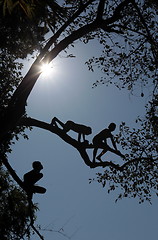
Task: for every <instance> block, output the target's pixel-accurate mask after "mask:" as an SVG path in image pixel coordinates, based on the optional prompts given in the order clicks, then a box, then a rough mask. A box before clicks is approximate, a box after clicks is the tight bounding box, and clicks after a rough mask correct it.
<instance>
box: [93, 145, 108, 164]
mask: <svg viewBox="0 0 158 240" xmlns="http://www.w3.org/2000/svg"><path fill="white" fill-rule="evenodd" d="M107 151H108V149H107V148H104V149H103V151H102V152H101V153H100V154H99V155H98V156H97V157H96V159H97V160H99V161H100V162H102V160H101V157H102V156H103V155H104V154H105V153H106V152H107Z"/></svg>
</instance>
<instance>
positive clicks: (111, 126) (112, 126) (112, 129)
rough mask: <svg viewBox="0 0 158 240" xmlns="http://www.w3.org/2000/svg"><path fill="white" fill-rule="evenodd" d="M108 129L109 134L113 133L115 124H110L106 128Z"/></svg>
mask: <svg viewBox="0 0 158 240" xmlns="http://www.w3.org/2000/svg"><path fill="white" fill-rule="evenodd" d="M108 128H109V130H110V131H111V132H113V131H114V130H115V128H116V124H115V123H110V124H109V126H108Z"/></svg>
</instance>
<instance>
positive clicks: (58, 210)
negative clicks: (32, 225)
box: [9, 45, 158, 240]
mask: <svg viewBox="0 0 158 240" xmlns="http://www.w3.org/2000/svg"><path fill="white" fill-rule="evenodd" d="M92 50H93V52H92ZM73 51H74V50H73ZM96 51H97V46H95V45H90V46H89V47H88V46H86V45H84V46H82V47H81V46H80V45H78V47H77V49H76V50H75V53H76V54H77V57H76V58H71V59H66V58H63V55H62V54H61V57H60V58H57V59H55V61H54V68H55V69H54V72H52V75H51V76H50V77H45V76H41V78H40V79H39V81H38V82H37V84H36V86H35V88H34V90H33V91H32V93H31V96H30V98H29V101H28V107H27V111H28V115H29V116H30V117H33V118H37V119H38V120H41V121H42V120H43V121H46V122H50V121H51V119H52V118H53V117H54V116H56V117H58V118H59V119H60V120H62V121H63V122H66V121H67V120H73V121H75V122H78V123H81V124H85V125H87V126H91V127H92V129H93V133H92V135H90V136H89V137H88V140H89V141H91V140H92V138H93V136H94V135H95V134H97V133H98V132H99V131H101V130H102V129H103V128H105V127H107V126H108V124H109V123H110V122H115V123H116V124H117V125H119V124H120V123H121V121H125V122H127V124H130V125H131V126H132V125H133V126H134V124H135V123H134V120H135V117H136V116H137V115H143V113H144V108H143V106H144V104H145V103H147V100H148V98H147V96H145V97H144V98H141V97H132V96H131V97H130V96H129V93H128V92H126V91H125V90H124V91H120V90H118V89H116V88H115V87H106V86H104V85H103V86H99V87H97V88H95V89H92V84H93V82H95V80H97V79H99V74H100V72H97V71H96V72H94V73H90V72H88V70H87V68H86V66H85V65H84V61H86V60H87V59H86V56H88V55H89V56H90V55H91V54H95V52H96ZM73 53H74V52H73ZM117 132H118V128H117V129H116V131H115V132H114V134H116V133H117ZM70 134H71V133H70ZM29 136H30V140H29V141H26V140H23V139H21V140H20V141H19V142H18V143H17V144H16V145H15V146H14V147H13V152H12V154H11V155H10V157H9V158H10V162H11V164H12V166H13V168H15V169H16V172H17V174H19V176H20V177H21V178H22V176H23V174H24V173H26V172H27V171H29V170H30V169H31V164H32V162H33V161H35V160H39V161H41V162H42V164H43V166H44V169H43V171H42V172H43V174H44V177H43V179H42V180H41V181H40V182H39V185H41V186H43V187H46V188H47V192H46V194H44V195H38V194H36V195H35V196H34V198H33V201H34V202H37V203H39V208H40V211H39V212H38V214H37V216H38V220H37V224H40V225H41V227H42V228H44V229H51V230H54V231H49V232H47V231H41V234H43V235H44V236H45V240H52V239H54V240H64V239H66V237H64V236H63V235H62V234H59V233H56V232H55V231H58V230H59V229H60V228H63V229H64V232H63V233H65V234H66V235H67V236H68V237H71V236H72V238H71V239H72V240H96V239H97V240H127V239H128V240H133V239H134V240H149V239H151V240H155V239H157V236H158V228H157V223H158V208H157V199H155V198H154V199H153V204H152V205H150V204H149V203H144V204H141V205H139V204H138V200H137V199H123V200H121V201H119V202H118V203H115V199H116V196H117V193H116V192H114V193H113V194H108V193H107V191H106V188H104V189H103V188H102V187H101V185H99V184H98V183H96V182H94V183H92V184H89V183H88V182H89V181H88V179H89V178H92V177H95V173H96V172H98V171H102V169H101V168H97V169H89V167H88V166H86V165H85V164H84V163H83V160H82V159H81V157H80V156H79V154H78V152H77V151H76V150H75V149H73V148H72V147H71V146H69V145H68V144H67V143H65V142H63V141H62V140H61V139H60V138H59V137H58V136H56V135H53V134H51V133H49V132H46V131H44V130H42V129H37V128H34V130H33V131H32V132H31V133H30V134H29ZM73 136H74V137H75V136H76V135H73ZM76 137H77V136H76ZM118 149H119V150H120V151H121V147H120V146H118ZM105 158H106V159H107V160H112V161H115V162H117V161H118V162H120V161H121V159H120V158H119V157H116V156H115V155H113V154H112V153H111V154H107V155H105ZM32 239H34V240H36V239H38V237H37V236H36V235H34V237H33V238H32Z"/></svg>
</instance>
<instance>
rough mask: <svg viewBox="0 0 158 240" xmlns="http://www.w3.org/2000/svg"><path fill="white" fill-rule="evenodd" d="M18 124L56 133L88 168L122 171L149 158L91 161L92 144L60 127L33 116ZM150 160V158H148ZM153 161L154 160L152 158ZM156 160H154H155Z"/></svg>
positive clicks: (23, 119)
mask: <svg viewBox="0 0 158 240" xmlns="http://www.w3.org/2000/svg"><path fill="white" fill-rule="evenodd" d="M19 124H20V125H23V126H35V127H39V128H41V129H45V130H47V131H50V132H51V133H54V134H56V135H58V136H59V137H60V138H61V139H62V140H64V141H65V142H66V143H68V144H70V145H71V146H73V147H74V148H75V149H77V150H78V152H79V153H80V155H81V157H82V159H83V161H84V163H85V164H86V165H87V166H89V167H90V168H96V167H103V168H105V167H112V168H114V169H116V170H118V171H123V170H124V169H125V168H126V167H128V166H129V165H131V164H133V163H138V162H141V161H144V160H145V161H147V160H149V158H144V157H139V158H134V159H132V160H130V161H126V162H125V163H124V164H122V165H119V164H115V163H113V162H112V161H105V162H92V161H91V160H90V158H89V155H88V153H87V152H86V150H87V149H93V148H94V145H93V144H88V143H84V142H78V141H77V140H75V139H73V138H71V137H70V136H69V135H68V134H66V133H65V131H63V130H62V129H60V128H59V127H57V126H54V125H52V124H49V123H46V122H42V121H39V120H36V119H33V118H22V119H21V121H20V122H19ZM150 161H151V160H150ZM153 161H154V160H153ZM155 161H156V160H155Z"/></svg>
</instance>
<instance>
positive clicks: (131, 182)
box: [0, 0, 158, 201]
mask: <svg viewBox="0 0 158 240" xmlns="http://www.w3.org/2000/svg"><path fill="white" fill-rule="evenodd" d="M48 2H49V1H48ZM63 6H64V8H63V9H64V10H66V14H65V15H64V16H63V18H62V19H61V18H60V19H61V20H60V19H59V20H58V21H56V24H55V28H53V29H51V30H52V32H51V35H50V36H49V39H47V40H46V41H45V42H44V41H43V37H44V34H45V33H46V32H47V31H46V32H44V33H43V34H41V33H40V32H39V33H38V34H39V35H40V34H41V35H40V36H39V37H38V36H37V38H36V43H37V44H34V42H32V43H31V46H32V49H33V50H34V49H35V50H36V49H38V52H39V54H38V56H37V58H36V59H35V61H34V63H33V64H32V66H31V67H30V69H29V71H28V72H27V74H26V75H25V77H23V79H22V80H21V81H20V82H19V79H18V80H17V76H15V79H16V80H17V86H16V89H15V91H14V92H11V94H10V91H9V94H10V97H9V99H8V100H7V101H5V105H4V106H3V108H2V110H1V116H2V117H1V120H0V121H1V126H3V128H2V129H3V130H1V132H0V140H1V159H2V162H3V163H4V164H5V166H7V167H8V168H9V166H8V165H6V151H7V149H9V147H10V145H11V141H12V139H13V137H14V136H17V134H19V133H20V132H21V133H22V132H23V130H24V128H25V127H33V126H36V127H39V128H43V129H46V130H48V131H50V132H52V133H53V134H57V135H58V136H59V137H60V138H61V139H63V140H64V141H65V142H67V143H68V144H70V145H71V146H73V147H74V148H75V149H76V150H77V151H79V153H80V155H81V157H82V159H83V161H84V162H85V164H86V165H87V166H89V167H90V168H96V167H103V168H105V171H104V172H103V173H98V178H97V180H98V182H100V183H102V184H103V186H105V185H106V184H107V182H110V184H109V191H110V190H114V189H115V188H116V186H117V185H119V186H121V188H122V189H123V194H122V193H121V195H119V198H121V197H123V196H124V197H126V196H133V197H135V196H138V197H140V201H143V200H144V199H147V200H150V197H151V191H152V189H154V191H155V192H156V194H157V190H158V186H157V164H158V161H157V160H158V158H157V127H156V126H157V117H158V116H157V112H156V109H157V96H158V93H157V65H158V62H157V56H158V44H157V31H156V29H157V13H158V8H157V2H156V1H149V0H142V1H135V0H124V1H121V0H120V1H117V2H116V1H105V0H100V1H95V0H85V1H71V0H69V1H64V5H63ZM40 14H41V15H40ZM40 14H39V18H38V19H39V22H38V23H39V28H40V27H41V25H40V24H41V23H43V22H44V23H46V26H47V27H49V25H52V22H51V23H50V24H48V23H47V21H44V20H43V19H42V17H41V16H43V13H40ZM41 19H42V20H41ZM51 19H52V18H51ZM40 20H41V22H40ZM46 20H47V19H46ZM38 23H35V24H36V25H37V24H38ZM20 24H21V23H20ZM4 30H5V28H4ZM47 30H48V28H47ZM6 34H7V33H6ZM9 34H10V33H9ZM7 36H8V35H7ZM115 36H117V41H116V38H115ZM18 38H19V39H21V36H18ZM38 38H39V39H38ZM26 39H27V38H26ZM94 39H97V40H98V41H99V43H100V44H101V45H102V47H103V50H102V53H101V55H100V56H94V57H93V58H91V59H89V60H88V61H87V62H86V64H87V66H88V68H89V70H91V71H93V69H94V66H96V65H97V66H98V67H99V68H100V69H101V70H102V71H103V74H104V75H103V76H105V77H103V78H102V79H101V80H100V81H97V82H96V83H95V84H94V86H95V85H97V84H100V83H101V84H108V83H114V84H115V85H116V86H117V87H119V88H120V89H121V88H125V87H126V88H127V89H128V90H130V91H131V93H132V92H133V91H134V88H135V86H139V85H141V88H142V90H143V86H145V85H148V84H149V83H150V86H152V87H151V89H152V96H151V100H150V103H149V105H148V106H147V114H146V116H145V118H144V119H139V120H136V121H137V122H139V123H140V125H139V127H138V129H132V130H131V129H129V128H128V127H127V126H125V123H122V125H121V126H120V134H119V135H118V137H117V141H118V142H120V143H121V145H122V146H123V147H124V149H125V154H126V157H125V158H124V164H123V165H122V166H119V165H117V164H115V163H113V162H108V161H106V162H95V163H94V162H92V159H90V157H89V155H88V153H87V149H93V148H94V146H93V145H92V144H88V143H80V142H78V141H76V140H75V139H73V138H71V137H70V136H69V135H68V134H67V133H66V132H64V131H63V130H62V129H60V128H59V127H57V126H56V125H52V124H50V123H45V122H42V121H40V120H37V119H33V118H31V117H27V116H26V115H25V106H26V103H27V99H28V96H29V95H30V92H31V91H32V89H33V88H34V85H35V83H36V81H37V80H38V78H39V76H40V74H41V70H40V66H41V64H43V63H50V62H51V61H53V60H54V59H55V57H56V56H58V54H59V53H60V52H61V51H64V50H66V51H68V50H67V48H68V47H69V46H70V45H72V44H74V43H75V41H76V40H80V41H81V42H83V43H85V44H88V42H89V41H93V40H94ZM38 40H39V43H40V48H37V45H38ZM21 44H22V46H23V47H25V46H24V45H23V43H22V42H21ZM8 49H9V48H8ZM8 49H7V51H8V52H7V54H8V53H9V54H11V59H12V61H13V60H14V58H13V56H14V55H15V54H17V55H15V57H17V56H18V57H21V58H24V57H25V56H26V55H27V54H28V53H30V52H27V51H26V52H25V55H23V56H22V54H19V55H18V53H19V51H18V50H17V53H14V52H12V51H13V50H8ZM32 49H31V52H32ZM9 51H10V52H9ZM68 55H69V56H71V54H68ZM7 56H8V55H7ZM5 60H6V61H7V59H5ZM3 62H4V61H3ZM13 62H14V61H13ZM16 66H17V65H16ZM16 66H15V65H14V67H13V69H16ZM15 72H16V71H15ZM7 74H8V73H7ZM9 77H10V75H9ZM11 84H12V86H13V87H14V86H15V85H14V83H13V82H12V81H11ZM143 94H144V93H143V92H141V96H142V97H143ZM4 99H5V98H4ZM8 170H9V169H8ZM10 170H11V169H10ZM11 174H12V176H13V177H14V178H15V176H14V174H13V172H11ZM16 180H17V181H18V179H16ZM19 183H20V182H19ZM142 185H143V187H142ZM21 186H22V185H21Z"/></svg>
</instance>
